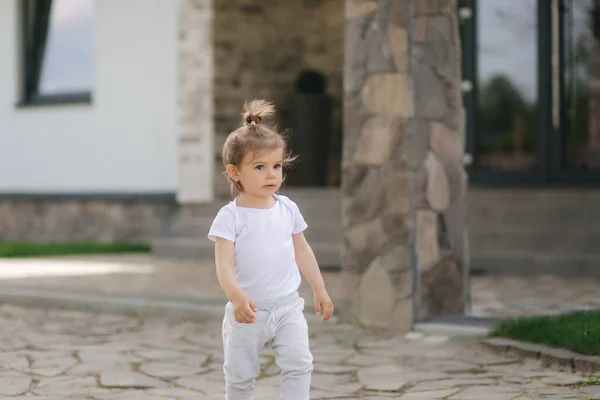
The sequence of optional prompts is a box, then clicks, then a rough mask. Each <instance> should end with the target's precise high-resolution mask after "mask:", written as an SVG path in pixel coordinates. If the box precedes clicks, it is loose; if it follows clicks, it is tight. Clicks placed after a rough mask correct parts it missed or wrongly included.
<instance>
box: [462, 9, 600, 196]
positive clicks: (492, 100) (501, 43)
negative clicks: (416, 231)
mask: <svg viewBox="0 0 600 400" xmlns="http://www.w3.org/2000/svg"><path fill="white" fill-rule="evenodd" d="M458 4H459V9H458V16H459V21H460V32H461V40H462V49H463V51H462V54H463V59H462V61H463V64H462V65H463V89H464V96H463V99H464V103H465V109H466V114H467V121H466V130H467V143H466V152H467V153H468V154H470V155H471V160H472V161H471V164H470V165H469V167H468V170H469V175H470V178H471V182H472V183H474V184H475V185H494V186H520V185H521V186H536V185H537V186H544V185H563V186H564V185H566V186H569V185H578V184H587V183H591V184H594V185H598V184H600V0H459V3H458Z"/></svg>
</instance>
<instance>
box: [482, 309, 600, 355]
mask: <svg viewBox="0 0 600 400" xmlns="http://www.w3.org/2000/svg"><path fill="white" fill-rule="evenodd" d="M491 336H493V337H504V338H509V339H515V340H520V341H524V342H530V343H538V344H544V345H548V346H552V347H559V348H564V349H569V350H572V351H575V352H577V353H581V354H588V355H600V311H577V312H573V313H570V314H564V315H553V316H543V317H530V318H517V319H508V320H505V321H502V322H501V323H500V324H499V325H498V326H497V327H496V329H494V331H493V332H492V333H491Z"/></svg>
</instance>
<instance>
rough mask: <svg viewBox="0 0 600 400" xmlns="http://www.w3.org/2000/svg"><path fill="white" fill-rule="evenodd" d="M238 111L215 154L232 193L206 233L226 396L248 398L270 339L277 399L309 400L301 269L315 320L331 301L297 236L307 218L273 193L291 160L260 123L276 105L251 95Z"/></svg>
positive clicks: (327, 314) (329, 310)
mask: <svg viewBox="0 0 600 400" xmlns="http://www.w3.org/2000/svg"><path fill="white" fill-rule="evenodd" d="M244 110H245V113H244V114H243V125H242V126H241V127H240V128H238V129H237V130H235V131H234V132H232V133H231V134H230V135H229V136H228V138H227V140H226V141H225V144H224V146H223V152H222V158H223V164H224V165H225V173H226V175H227V179H228V180H229V182H230V184H231V187H232V194H233V196H234V199H233V201H231V202H230V203H229V204H227V205H225V206H224V207H223V208H221V210H220V211H219V212H218V214H217V216H216V217H215V220H214V222H213V224H212V226H211V228H210V231H209V234H208V237H209V239H210V240H212V241H214V242H215V261H216V267H217V277H218V279H219V283H220V285H221V287H222V288H223V291H224V292H225V294H226V295H227V298H228V299H229V302H228V303H227V305H226V306H225V316H224V318H223V348H224V365H223V370H224V372H225V392H226V399H227V400H242V399H243V400H247V399H253V390H254V383H255V381H256V378H257V377H258V375H259V373H260V360H259V356H260V352H261V350H262V349H263V347H264V346H265V345H267V344H272V346H273V350H274V351H275V355H276V362H277V365H278V366H279V368H280V369H281V399H283V400H309V391H310V382H311V373H312V370H313V357H312V354H311V352H310V348H309V338H308V326H307V322H306V319H305V317H304V314H303V310H304V299H302V298H301V297H300V296H299V294H298V288H299V286H300V281H301V275H300V272H302V274H303V275H304V277H305V278H306V280H307V281H308V282H309V283H310V285H311V286H312V289H313V292H314V300H315V312H316V314H317V315H320V316H321V319H322V321H327V320H329V319H330V318H331V316H332V314H333V303H332V301H331V298H330V297H329V294H328V293H327V290H326V289H325V283H324V281H323V278H322V276H321V272H320V270H319V266H318V264H317V261H316V259H315V256H314V253H313V251H312V249H311V247H310V246H309V244H308V243H307V241H306V239H305V238H304V234H303V231H304V230H305V229H306V228H307V224H306V222H305V221H304V218H303V217H302V214H301V213H300V210H299V209H298V206H297V205H296V203H294V202H293V201H292V200H290V199H289V198H288V197H286V196H283V195H280V194H277V191H278V190H279V188H280V186H281V184H282V182H283V167H285V166H286V165H287V164H289V163H290V162H291V161H293V158H292V157H291V156H290V154H289V151H288V149H287V147H286V141H285V139H284V138H283V137H282V135H281V134H279V133H278V132H277V129H276V128H274V127H272V126H268V125H267V124H266V123H265V120H267V119H269V118H272V117H273V116H274V113H275V108H274V106H273V105H272V104H271V103H269V102H267V101H264V100H254V101H251V102H249V103H246V104H245V106H244Z"/></svg>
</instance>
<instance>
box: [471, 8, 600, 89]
mask: <svg viewBox="0 0 600 400" xmlns="http://www.w3.org/2000/svg"><path fill="white" fill-rule="evenodd" d="M573 4H574V21H575V24H574V28H575V29H574V34H575V36H579V35H581V34H583V33H584V32H585V31H588V30H589V29H588V26H589V24H588V15H587V10H589V8H590V7H591V0H573ZM477 13H478V23H477V30H478V34H479V40H478V42H479V43H478V51H479V65H478V67H479V71H478V72H479V77H478V78H479V82H485V81H486V80H487V79H489V78H490V77H492V76H493V75H495V74H504V75H507V76H508V77H509V78H511V81H512V82H513V84H515V86H516V87H517V88H519V89H520V92H521V94H522V95H523V96H524V97H525V98H526V99H528V100H530V101H534V100H535V99H536V97H537V96H536V92H537V21H536V19H537V9H536V0H479V2H478V10H477Z"/></svg>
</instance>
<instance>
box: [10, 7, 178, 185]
mask: <svg viewBox="0 0 600 400" xmlns="http://www.w3.org/2000/svg"><path fill="white" fill-rule="evenodd" d="M75 1H77V0H75ZM18 3H20V0H2V1H0V194H1V193H9V192H19V193H73V192H77V193H80V192H93V193H97V192H127V193H151V192H165V191H168V192H175V191H176V190H177V180H178V154H177V140H178V139H177V137H178V128H177V82H178V79H177V77H178V72H177V48H178V31H177V26H178V21H177V20H178V14H177V11H178V7H179V1H174V0H126V1H124V0H96V2H95V11H94V48H93V56H94V75H93V76H94V91H93V104H92V105H77V106H72V105H71V106H37V107H30V108H17V107H16V104H17V102H18V101H19V92H20V75H21V72H20V55H21V49H20V45H19V40H20V38H19V35H20V22H19V18H18V9H17V6H18Z"/></svg>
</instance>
